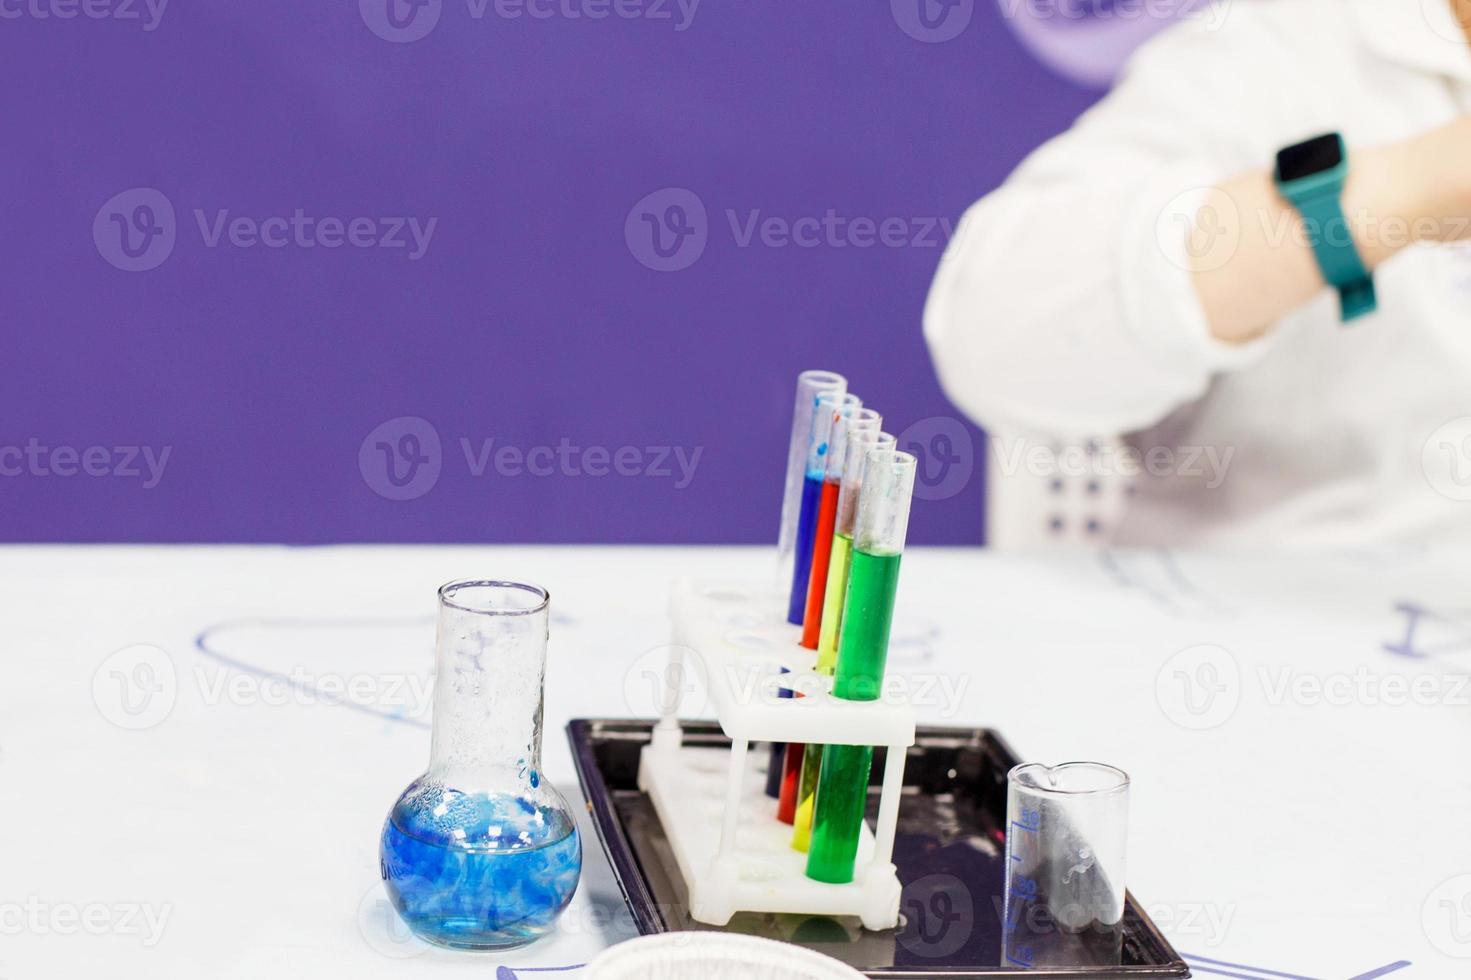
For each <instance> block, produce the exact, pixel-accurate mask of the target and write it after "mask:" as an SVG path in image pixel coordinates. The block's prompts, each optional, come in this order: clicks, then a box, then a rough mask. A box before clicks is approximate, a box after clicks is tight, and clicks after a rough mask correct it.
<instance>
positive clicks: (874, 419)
mask: <svg viewBox="0 0 1471 980" xmlns="http://www.w3.org/2000/svg"><path fill="white" fill-rule="evenodd" d="M838 415H839V417H838V418H836V419H834V420H833V425H832V433H831V434H830V435H829V436H828V445H829V447H830V448H829V450H828V454H827V466H826V468H825V469H824V471H823V475H824V479H826V480H827V481H828V482H829V483H836V482H838V481H839V480H841V479H842V478H843V472H844V466H845V465H846V463H847V458H848V456H849V452H848V447H849V444H850V443H851V441H852V439H853V437H854V436H855V435H857V434H859V433H861V432H882V431H883V427H884V417H883V415H882V414H880V413H879V410H878V409H876V408H870V407H868V406H867V405H857V406H854V407H853V408H852V409H850V410H849V411H846V412H843V411H840V412H839V413H838ZM839 427H841V432H842V443H843V457H842V461H841V462H839V461H838V453H837V451H836V449H835V448H832V447H833V445H834V444H835V443H837V442H838V433H839V431H840V428H839ZM835 462H837V463H838V465H837V472H836V473H835V472H833V464H834V463H835Z"/></svg>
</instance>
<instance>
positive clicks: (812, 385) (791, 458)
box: [776, 371, 848, 588]
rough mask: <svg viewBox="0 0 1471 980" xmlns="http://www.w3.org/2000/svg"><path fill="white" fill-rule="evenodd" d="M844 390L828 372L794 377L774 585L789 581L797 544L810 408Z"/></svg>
mask: <svg viewBox="0 0 1471 980" xmlns="http://www.w3.org/2000/svg"><path fill="white" fill-rule="evenodd" d="M847 390H848V379H847V378H845V377H843V376H842V375H841V374H836V373H834V372H832V371H803V372H802V373H801V374H799V375H797V404H796V408H795V409H794V410H793V411H792V442H791V445H790V446H789V447H788V449H787V482H786V489H785V492H784V493H783V495H782V499H781V528H780V529H779V530H778V532H777V536H776V562H777V582H778V583H780V585H781V587H782V588H786V587H787V585H788V584H790V583H791V581H792V560H793V555H792V552H793V549H795V548H796V545H797V516H798V513H799V511H800V509H801V505H802V477H803V475H805V474H806V472H807V447H808V446H809V444H810V443H811V442H812V415H813V413H812V409H813V406H815V405H816V404H817V396H818V395H820V394H822V393H823V392H825V391H835V392H838V393H840V394H841V393H842V392H845V391H847Z"/></svg>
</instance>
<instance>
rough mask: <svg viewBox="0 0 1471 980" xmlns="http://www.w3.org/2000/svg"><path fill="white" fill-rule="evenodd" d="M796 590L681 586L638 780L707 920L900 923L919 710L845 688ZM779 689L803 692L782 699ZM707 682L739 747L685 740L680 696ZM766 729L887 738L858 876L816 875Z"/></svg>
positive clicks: (796, 738) (811, 736) (867, 741)
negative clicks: (782, 799)
mask: <svg viewBox="0 0 1471 980" xmlns="http://www.w3.org/2000/svg"><path fill="white" fill-rule="evenodd" d="M785 601H786V597H785V596H778V595H776V594H774V593H773V592H771V591H769V590H767V589H764V588H759V587H754V586H751V585H749V584H741V583H719V582H701V581H691V580H689V579H682V580H680V581H679V582H677V583H676V584H675V587H674V592H673V595H672V597H671V601H670V610H669V612H670V619H671V623H672V627H673V646H672V647H671V653H670V664H669V671H668V673H667V674H666V676H665V683H664V686H663V692H664V704H663V714H662V717H661V718H660V720H659V723H658V725H657V726H656V727H655V729H654V737H653V740H652V741H651V742H650V744H649V745H647V746H645V748H644V750H643V755H642V757H641V759H640V765H639V775H638V784H639V788H640V789H642V790H643V791H644V792H645V793H646V794H648V796H649V798H650V799H651V800H652V801H653V804H654V808H655V810H656V811H657V812H658V814H659V820H660V822H661V823H662V824H663V827H664V833H665V836H666V837H667V838H668V840H669V844H670V847H671V848H672V850H673V852H674V856H675V859H676V861H677V862H678V864H679V870H680V873H681V874H682V875H683V876H684V880H685V885H686V886H687V888H688V890H689V902H690V914H691V915H692V916H693V917H694V919H695V920H697V921H699V922H705V923H709V924H711V925H725V924H726V923H727V922H729V921H730V918H731V916H732V915H734V914H735V913H736V912H741V911H745V912H795V913H804V914H809V915H843V916H857V917H858V918H859V919H861V921H862V922H863V925H864V927H865V928H868V929H873V930H880V929H889V928H893V927H894V926H895V925H897V924H898V918H899V892H900V886H899V878H898V875H897V874H896V872H895V869H894V863H893V855H894V830H895V826H896V824H897V822H898V818H899V798H900V792H901V789H902V787H903V785H904V758H905V755H906V750H907V749H908V747H909V746H911V745H913V744H914V711H913V709H912V708H911V707H910V705H909V704H908V703H907V702H901V701H899V700H897V699H895V698H892V697H888V696H885V697H884V698H882V699H880V700H878V701H868V702H855V701H844V700H841V699H839V698H835V697H833V696H832V693H831V690H832V679H831V678H827V677H823V676H821V675H819V674H816V673H814V667H815V662H816V653H815V651H809V650H807V649H805V648H804V647H802V646H800V645H799V644H798V642H797V640H798V638H799V636H800V634H801V630H800V629H799V628H798V627H796V626H792V625H790V624H789V623H787V622H786V616H785ZM782 668H786V669H787V670H788V671H790V673H788V674H782V673H781V669H782ZM780 688H788V689H791V690H795V691H799V692H801V693H802V694H803V695H804V696H802V697H798V698H781V697H779V696H778V694H777V691H778V690H779V689H780ZM695 690H698V691H700V692H702V693H704V694H705V695H706V696H707V697H708V700H709V704H710V706H711V707H713V708H714V710H715V714H716V717H717V718H718V720H719V722H720V727H721V729H722V730H723V731H724V732H725V734H726V736H727V737H728V738H729V739H730V740H731V748H730V751H729V753H725V754H722V753H719V752H717V751H713V750H711V749H708V748H687V747H683V746H682V745H681V738H680V727H679V717H678V712H679V708H680V702H681V700H682V696H683V695H684V694H686V693H688V692H690V691H695ZM757 741H762V742H801V743H804V744H806V743H814V742H815V743H819V744H823V745H834V744H846V745H881V746H884V747H885V749H886V750H887V752H886V755H885V758H886V760H887V761H886V763H885V765H884V775H883V789H882V795H881V796H880V799H879V813H878V821H877V826H875V827H874V828H873V830H872V831H870V830H869V828H868V827H867V825H866V824H865V826H864V828H863V832H862V837H861V839H860V841H859V845H858V860H857V864H856V866H855V868H854V875H853V881H852V882H850V883H848V884H844V885H834V884H827V883H825V882H819V881H813V880H812V879H810V878H808V877H807V875H806V866H807V855H806V854H805V853H802V852H800V851H797V850H794V849H793V848H792V846H791V841H792V827H791V825H789V824H784V823H782V822H781V821H779V820H777V818H776V801H775V800H773V799H772V798H771V797H769V796H767V795H766V794H765V792H764V791H763V790H764V783H765V779H764V777H763V775H762V772H761V769H760V761H759V759H758V758H756V757H755V755H753V754H752V753H750V751H749V749H750V745H751V743H752V742H757ZM758 754H759V753H758Z"/></svg>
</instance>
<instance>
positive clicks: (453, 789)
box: [379, 581, 582, 949]
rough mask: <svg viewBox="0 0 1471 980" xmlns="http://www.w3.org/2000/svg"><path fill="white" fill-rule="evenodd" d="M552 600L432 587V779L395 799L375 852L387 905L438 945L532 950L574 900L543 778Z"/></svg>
mask: <svg viewBox="0 0 1471 980" xmlns="http://www.w3.org/2000/svg"><path fill="white" fill-rule="evenodd" d="M549 602H550V597H549V596H548V594H547V592H546V590H545V589H541V588H538V587H537V586H534V585H522V584H519V583H516V582H491V581H465V582H451V583H449V584H448V585H446V586H444V587H443V588H441V589H440V590H439V628H438V642H437V647H436V653H435V680H434V735H433V740H432V746H431V749H430V758H429V769H428V770H427V771H426V772H425V773H424V775H422V776H420V777H419V778H418V779H416V780H414V781H413V782H412V783H410V784H409V787H408V789H406V790H404V792H403V795H402V796H400V797H399V798H398V801H397V802H396V803H394V805H393V809H392V811H390V812H389V814H388V819H387V821H385V822H384V824H383V836H382V840H381V842H380V846H379V856H380V862H381V871H382V875H383V881H384V884H385V885H386V887H387V889H388V896H389V898H390V900H391V901H392V902H393V907H394V908H395V909H397V910H398V914H399V915H400V916H402V917H403V920H404V922H405V923H407V924H408V926H409V928H410V929H412V930H413V931H414V932H415V934H417V935H419V936H420V937H422V938H423V939H426V940H428V941H429V942H431V943H435V944H437V945H440V946H449V947H453V948H457V949H504V948H507V947H511V946H520V945H523V944H525V943H528V942H531V941H532V940H535V939H537V938H539V937H541V936H543V935H545V934H546V933H547V932H548V931H550V930H551V928H552V925H553V924H554V923H555V922H556V919H557V917H558V916H559V915H560V914H561V913H562V910H563V909H564V908H566V907H567V903H568V902H569V901H570V900H571V899H572V893H573V892H574V891H576V890H577V880H578V877H579V875H580V874H581V871H582V843H581V841H580V840H579V838H578V834H577V823H576V820H575V819H574V817H573V815H572V812H571V810H570V809H569V808H568V806H567V801H566V800H564V799H563V798H562V795H561V794H560V793H558V792H557V790H556V789H555V788H554V787H553V786H552V784H551V783H549V782H548V781H547V780H546V777H545V776H544V775H543V774H542V772H541V718H542V679H543V674H544V672H545V668H546V645H547V618H548V617H547V610H548V604H549Z"/></svg>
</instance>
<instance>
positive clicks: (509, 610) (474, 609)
mask: <svg viewBox="0 0 1471 980" xmlns="http://www.w3.org/2000/svg"><path fill="white" fill-rule="evenodd" d="M472 589H473V590H481V589H493V590H495V591H496V592H497V593H504V594H512V595H514V594H516V593H518V592H524V593H529V594H530V595H532V596H534V597H535V598H536V600H537V601H536V603H535V604H534V605H530V606H524V607H492V608H487V607H485V606H475V605H468V604H466V603H464V602H457V601H456V599H455V597H456V596H457V595H459V593H460V592H462V591H468V590H472ZM439 601H440V602H442V603H443V604H444V605H446V606H448V607H449V608H451V609H457V610H459V611H460V612H466V613H470V614H472V615H476V616H531V615H535V614H536V613H539V612H543V611H545V610H546V608H547V606H548V605H549V604H550V603H551V601H552V594H551V592H549V591H547V590H546V589H545V588H543V587H541V586H540V585H534V584H532V583H530V582H511V581H508V580H503V579H456V580H455V581H453V582H446V583H445V584H444V585H441V586H440V587H439Z"/></svg>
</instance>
